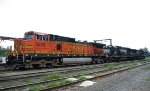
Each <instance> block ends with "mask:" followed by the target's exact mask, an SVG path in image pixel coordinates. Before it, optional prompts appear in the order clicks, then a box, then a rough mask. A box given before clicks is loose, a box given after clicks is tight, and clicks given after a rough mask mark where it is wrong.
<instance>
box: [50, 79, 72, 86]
mask: <svg viewBox="0 0 150 91" xmlns="http://www.w3.org/2000/svg"><path fill="white" fill-rule="evenodd" d="M71 82H72V81H69V80H62V81H56V82H50V83H48V87H57V86H61V85H65V84H69V83H71Z"/></svg>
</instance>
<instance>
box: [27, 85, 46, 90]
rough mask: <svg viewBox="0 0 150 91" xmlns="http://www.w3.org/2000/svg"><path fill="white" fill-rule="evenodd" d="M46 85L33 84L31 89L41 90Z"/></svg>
mask: <svg viewBox="0 0 150 91" xmlns="http://www.w3.org/2000/svg"><path fill="white" fill-rule="evenodd" d="M43 88H44V87H43V86H42V85H33V86H31V87H30V88H29V91H40V90H42V89H43Z"/></svg>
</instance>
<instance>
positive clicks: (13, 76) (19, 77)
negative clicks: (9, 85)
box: [0, 65, 103, 81]
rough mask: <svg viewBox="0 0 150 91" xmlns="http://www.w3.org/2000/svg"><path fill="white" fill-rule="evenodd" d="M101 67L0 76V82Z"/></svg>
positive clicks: (92, 67) (99, 66) (93, 66)
mask: <svg viewBox="0 0 150 91" xmlns="http://www.w3.org/2000/svg"><path fill="white" fill-rule="evenodd" d="M102 66H103V65H92V66H89V67H88V66H85V67H84V66H83V67H75V68H74V67H73V68H66V69H59V70H48V71H42V72H33V73H25V74H16V75H9V76H1V77H0V81H7V80H16V79H23V78H29V77H37V76H43V75H47V74H54V73H65V72H70V71H80V70H88V69H94V68H101V67H102Z"/></svg>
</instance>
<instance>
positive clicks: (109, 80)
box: [65, 64, 150, 91]
mask: <svg viewBox="0 0 150 91" xmlns="http://www.w3.org/2000/svg"><path fill="white" fill-rule="evenodd" d="M146 67H149V68H150V64H148V65H145V66H141V67H138V68H134V69H131V70H128V71H125V72H123V73H118V74H114V75H111V76H109V77H106V78H103V79H96V80H94V82H96V83H94V84H93V85H92V86H88V87H81V86H80V84H79V85H77V86H75V87H73V88H68V89H66V90H65V91H150V69H145V68H146Z"/></svg>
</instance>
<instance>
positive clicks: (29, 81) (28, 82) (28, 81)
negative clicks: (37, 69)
mask: <svg viewBox="0 0 150 91" xmlns="http://www.w3.org/2000/svg"><path fill="white" fill-rule="evenodd" d="M25 82H26V84H31V83H33V81H32V80H25Z"/></svg>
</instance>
